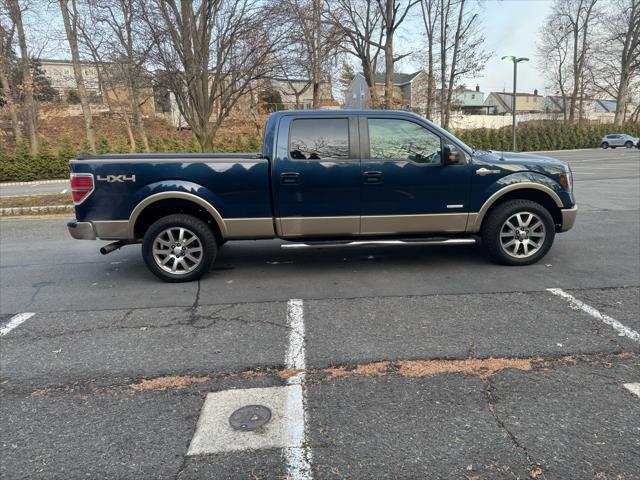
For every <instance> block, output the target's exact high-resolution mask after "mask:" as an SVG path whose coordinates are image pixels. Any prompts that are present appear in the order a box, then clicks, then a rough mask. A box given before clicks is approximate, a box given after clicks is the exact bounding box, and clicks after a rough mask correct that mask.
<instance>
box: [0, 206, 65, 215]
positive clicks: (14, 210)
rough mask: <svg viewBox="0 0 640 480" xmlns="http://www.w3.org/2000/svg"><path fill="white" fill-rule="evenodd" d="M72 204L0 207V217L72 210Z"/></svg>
mask: <svg viewBox="0 0 640 480" xmlns="http://www.w3.org/2000/svg"><path fill="white" fill-rule="evenodd" d="M73 211H74V206H73V205H45V206H42V207H9V208H0V217H18V216H23V215H46V214H52V213H66V212H73Z"/></svg>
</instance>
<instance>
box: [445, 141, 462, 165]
mask: <svg viewBox="0 0 640 480" xmlns="http://www.w3.org/2000/svg"><path fill="white" fill-rule="evenodd" d="M442 154H443V155H442V157H443V162H442V164H443V165H457V164H458V163H462V161H463V160H464V153H463V152H461V151H460V150H459V149H458V147H456V146H455V145H445V146H444V149H443V152H442Z"/></svg>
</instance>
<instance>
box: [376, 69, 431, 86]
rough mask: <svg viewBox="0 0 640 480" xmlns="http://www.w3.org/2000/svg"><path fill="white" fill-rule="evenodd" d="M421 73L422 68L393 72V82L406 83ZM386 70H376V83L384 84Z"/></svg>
mask: <svg viewBox="0 0 640 480" xmlns="http://www.w3.org/2000/svg"><path fill="white" fill-rule="evenodd" d="M419 73H422V70H419V71H417V72H414V73H397V72H393V84H394V85H404V84H406V83H409V82H411V81H412V80H413V79H414V78H416V77H417V76H418V74H419ZM385 76H386V74H385V72H376V84H384V83H385Z"/></svg>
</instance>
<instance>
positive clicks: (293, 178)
mask: <svg viewBox="0 0 640 480" xmlns="http://www.w3.org/2000/svg"><path fill="white" fill-rule="evenodd" d="M299 183H300V174H299V173H297V172H284V173H281V174H280V185H298V184H299Z"/></svg>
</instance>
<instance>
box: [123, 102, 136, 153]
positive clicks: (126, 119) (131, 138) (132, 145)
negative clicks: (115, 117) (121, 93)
mask: <svg viewBox="0 0 640 480" xmlns="http://www.w3.org/2000/svg"><path fill="white" fill-rule="evenodd" d="M120 111H121V112H122V118H124V127H125V129H126V130H127V136H128V137H129V150H130V151H131V152H135V151H136V138H135V137H134V136H133V129H132V128H131V122H130V121H129V114H128V113H127V111H126V110H125V109H124V107H123V108H121V110H120Z"/></svg>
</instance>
